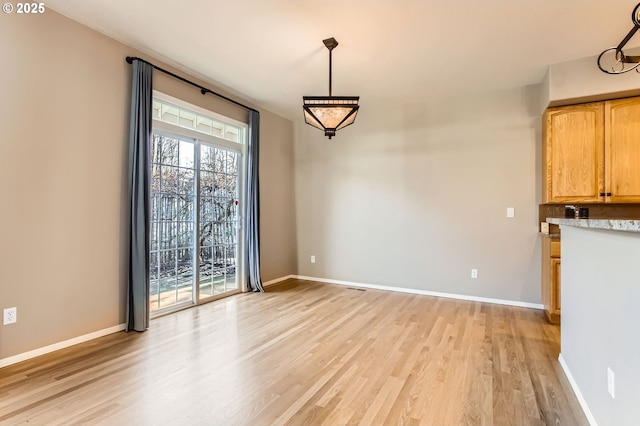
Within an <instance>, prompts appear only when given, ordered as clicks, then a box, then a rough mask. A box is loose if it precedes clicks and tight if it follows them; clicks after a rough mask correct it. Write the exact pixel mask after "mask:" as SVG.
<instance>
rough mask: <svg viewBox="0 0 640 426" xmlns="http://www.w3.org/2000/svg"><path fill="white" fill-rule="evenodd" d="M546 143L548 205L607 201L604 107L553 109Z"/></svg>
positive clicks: (598, 104)
mask: <svg viewBox="0 0 640 426" xmlns="http://www.w3.org/2000/svg"><path fill="white" fill-rule="evenodd" d="M543 140H544V143H545V146H544V148H543V156H544V158H543V162H544V163H543V164H545V169H546V170H545V173H544V177H543V179H544V187H545V200H544V202H547V203H567V202H569V203H571V202H589V201H591V202H593V201H603V198H602V196H601V195H600V194H601V193H603V192H604V103H603V102H595V103H590V104H581V105H572V106H567V107H561V108H549V109H548V110H547V111H546V112H545V118H544V121H543Z"/></svg>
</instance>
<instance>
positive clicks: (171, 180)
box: [149, 134, 195, 312]
mask: <svg viewBox="0 0 640 426" xmlns="http://www.w3.org/2000/svg"><path fill="white" fill-rule="evenodd" d="M194 150H195V144H194V142H192V141H184V140H180V139H178V138H172V137H166V136H162V135H158V134H154V135H153V138H152V144H151V161H152V164H151V212H150V218H151V222H150V234H151V235H150V250H151V252H150V259H151V261H150V265H149V266H150V271H149V309H150V311H151V312H154V311H157V310H158V309H164V308H168V307H171V306H173V305H176V304H178V303H182V302H189V301H190V300H193V282H194V271H193V234H194V225H193V222H194V216H193V205H194V202H195V196H194V195H195V194H194V191H193V186H194V176H195V169H194V161H193V158H194V152H195V151H194Z"/></svg>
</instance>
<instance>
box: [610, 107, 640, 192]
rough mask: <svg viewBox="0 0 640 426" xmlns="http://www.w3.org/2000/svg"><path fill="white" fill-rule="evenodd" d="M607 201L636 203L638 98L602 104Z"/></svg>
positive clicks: (638, 189) (639, 178) (638, 185)
mask: <svg viewBox="0 0 640 426" xmlns="http://www.w3.org/2000/svg"><path fill="white" fill-rule="evenodd" d="M604 113H605V115H604V117H605V137H604V141H605V145H604V146H605V149H604V153H605V173H606V175H605V183H606V188H607V191H606V192H607V199H608V201H611V202H618V203H637V202H640V98H628V99H618V100H615V101H608V102H605V109H604Z"/></svg>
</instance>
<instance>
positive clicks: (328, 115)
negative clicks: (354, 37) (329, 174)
mask: <svg viewBox="0 0 640 426" xmlns="http://www.w3.org/2000/svg"><path fill="white" fill-rule="evenodd" d="M322 42H323V43H324V45H325V46H326V47H327V49H329V96H303V97H302V100H303V105H302V108H303V110H304V121H305V123H307V124H309V125H311V126H313V127H316V128H318V129H320V130H324V135H325V136H327V137H328V138H329V139H331V138H332V137H333V136H335V135H336V131H338V130H340V129H343V128H345V127H347V126H348V125H350V124H353V122H354V121H356V115H357V114H358V108H359V106H358V101H359V100H360V96H333V94H332V92H331V52H332V51H333V49H335V48H336V46H338V42H337V41H336V39H335V38H333V37H331V38H328V39H326V40H322Z"/></svg>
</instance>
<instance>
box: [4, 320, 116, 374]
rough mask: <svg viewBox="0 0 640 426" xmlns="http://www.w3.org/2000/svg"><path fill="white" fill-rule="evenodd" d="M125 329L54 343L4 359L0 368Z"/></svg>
mask: <svg viewBox="0 0 640 426" xmlns="http://www.w3.org/2000/svg"><path fill="white" fill-rule="evenodd" d="M125 328H126V324H119V325H115V326H113V327H109V328H105V329H104V330H98V331H94V332H93V333H89V334H85V335H82V336H78V337H74V338H73V339H69V340H65V341H64V342H58V343H54V344H52V345H49V346H45V347H42V348H38V349H34V350H32V351H29V352H24V353H21V354H18V355H14V356H10V357H8V358H3V359H0V368H2V367H7V366H9V365H12V364H17V363H19V362H22V361H26V360H28V359H31V358H35V357H37V356H40V355H45V354H48V353H50V352H54V351H57V350H60V349H64V348H68V347H69V346H73V345H77V344H78V343H83V342H87V341H89V340H93V339H97V338H98V337H102V336H106V335H108V334H112V333H117V332H118V331H122V330H124V329H125Z"/></svg>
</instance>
